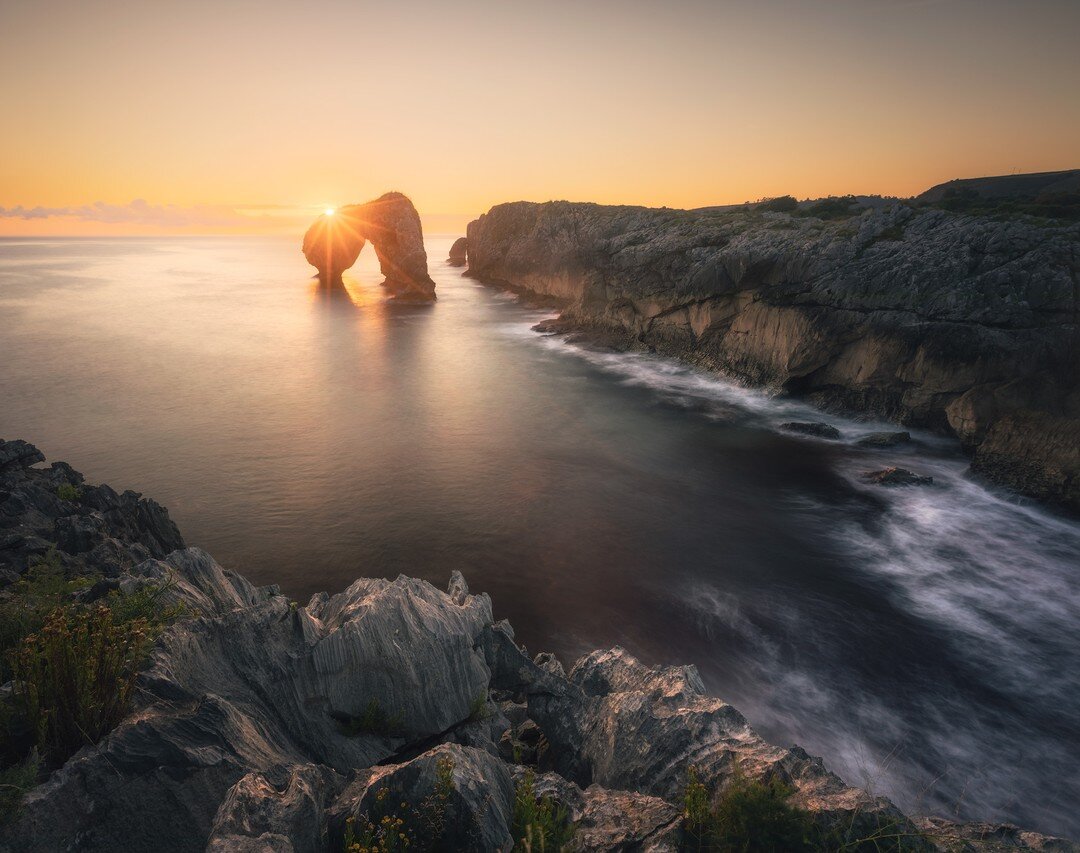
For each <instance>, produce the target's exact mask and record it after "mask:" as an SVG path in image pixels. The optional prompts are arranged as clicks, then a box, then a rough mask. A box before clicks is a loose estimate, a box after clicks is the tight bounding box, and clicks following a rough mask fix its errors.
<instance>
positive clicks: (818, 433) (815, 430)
mask: <svg viewBox="0 0 1080 853" xmlns="http://www.w3.org/2000/svg"><path fill="white" fill-rule="evenodd" d="M780 429H782V430H786V431H787V432H797V433H800V434H802V435H812V436H814V437H815V438H827V439H829V440H830V441H836V440H837V439H839V438H840V430H838V429H837V428H836V427H834V426H832V425H831V424H823V423H820V422H818V421H788V422H787V423H785V424H780Z"/></svg>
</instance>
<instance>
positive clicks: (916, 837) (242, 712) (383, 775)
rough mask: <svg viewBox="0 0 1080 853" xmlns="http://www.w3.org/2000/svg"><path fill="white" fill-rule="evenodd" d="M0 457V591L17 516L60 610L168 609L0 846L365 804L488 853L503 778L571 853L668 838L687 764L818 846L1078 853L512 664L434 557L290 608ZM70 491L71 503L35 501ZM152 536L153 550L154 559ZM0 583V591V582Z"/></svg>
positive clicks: (0, 449) (698, 716) (549, 663)
mask: <svg viewBox="0 0 1080 853" xmlns="http://www.w3.org/2000/svg"><path fill="white" fill-rule="evenodd" d="M0 458H3V459H5V460H7V461H6V463H5V464H4V466H3V467H2V468H0V513H2V515H0V517H2V518H3V519H4V524H5V530H8V531H17V532H20V533H22V534H24V535H23V539H21V540H19V539H18V537H17V536H16V535H15V534H10V533H9V534H8V535H7V536H6V538H5V539H4V540H3V542H4V544H3V546H2V548H0V555H3V557H4V565H5V566H6V567H8V568H7V573H5V574H4V575H3V577H2V580H0V582H4V583H6V582H7V581H10V580H11V579H12V577H14V576H17V575H21V574H22V573H24V572H25V571H26V569H25V566H24V563H25V562H26V559H25V558H26V556H27V554H28V553H29V552H28V551H27V549H26V547H25V545H24V543H25V542H26V541H29V539H30V538H31V537H32V536H36V535H37V533H33V531H37V532H39V533H40V532H44V535H46V536H50V537H51V538H52V539H53V540H54V542H53V543H52V544H53V546H54V547H55V548H56V549H57V550H58V551H60V552H61V553H62V554H63V555H64V556H63V559H64V561H65V564H66V565H67V567H68V570H69V572H70V573H72V574H83V575H87V576H89V577H90V579H93V578H99V581H98V582H97V583H94V584H93V585H91V586H86V587H83V588H82V589H81V590H80V591H76V592H73V593H72V595H73V596H74V599H73V605H74V606H78V605H79V602H80V601H83V600H85V601H92V600H95V599H96V600H101V599H100V597H101V595H102V587H103V586H105V587H107V588H108V589H109V590H111V593H110V594H111V595H112V596H114V598H113V599H111V600H113V601H114V602H115V603H114V604H113V606H114V607H115V606H121V607H122V606H123V602H124V601H125V600H127V599H128V598H129V597H131V596H137V595H139V594H140V591H142V592H144V593H145V591H147V590H153V591H154V595H155V596H158V597H159V598H160V599H161V603H162V604H165V605H169V606H171V605H173V604H178V603H179V604H183V605H185V608H186V610H185V615H184V616H182V617H181V618H180V619H179V621H177V622H175V623H174V624H172V625H171V627H168V628H166V629H165V630H164V632H163V633H162V634H161V635H160V637H159V638H158V640H157V643H156V645H155V646H154V648H153V650H152V652H151V654H150V658H149V660H148V661H147V662H146V664H145V668H144V670H143V672H142V674H141V675H140V676H139V680H138V684H137V687H138V689H137V691H136V692H135V696H134V699H133V702H132V706H131V708H130V712H129V713H128V714H127V715H126V717H125V718H124V719H123V720H122V721H121V722H120V723H119V725H118V726H116V728H114V729H113V730H112V731H111V732H110V733H108V734H107V735H106V736H105V737H104V738H103V739H102V740H101V741H100V742H99V743H95V744H91V745H87V746H85V747H84V748H82V749H81V750H80V751H79V752H77V753H76V754H75V755H73V756H72V757H71V758H70V759H68V760H67V761H66V762H65V763H63V765H62V766H60V767H58V768H54V769H53V770H52V772H50V773H48V774H43V778H41V779H40V780H39V782H40V784H38V786H37V787H35V788H33V790H31V791H30V792H29V793H28V794H27V795H25V796H24V797H23V798H22V802H21V804H20V807H19V811H18V813H17V814H16V815H15V816H14V817H13V818H11V819H10V820H11V822H9V823H8V825H6V826H2V827H0V850H2V851H12V853H14V851H53V850H88V851H112V850H119V849H123V850H131V851H142V850H147V851H151V850H152V851H161V850H166V851H172V850H176V851H189V850H190V851H197V850H208V851H282V853H284V852H285V851H297V853H299V851H311V853H315V851H319V853H324V852H325V851H340V850H343V849H344V840H345V838H346V837H347V835H348V834H349V833H351V832H353V830H354V828H355V827H358V826H361V825H367V824H366V823H365V821H368V820H371V819H374V821H375V823H376V824H377V825H378V826H383V825H391V824H392V825H393V826H394V827H395V828H400V830H401V833H402V835H403V837H404V835H405V834H410V835H409V837H410V838H418V837H420V836H421V835H422V833H423V832H430V831H431V830H430V827H431V825H432V822H433V821H437V826H438V831H439V833H441V840H440V844H441V845H442V846H441V847H439V849H454V850H509V849H510V847H511V845H512V844H513V843H514V842H515V840H519V839H516V838H515V836H514V834H513V832H512V827H513V823H514V821H513V815H514V813H515V802H517V803H520V801H521V798H522V796H523V795H522V790H527V789H524V788H523V784H524V783H525V782H527V781H528V782H529V784H532V785H533V789H532V794H534V795H535V796H537V797H543V796H547V797H550V798H551V801H553V802H555V803H558V804H560V805H561V806H562V807H563V808H565V810H566V815H567V818H568V819H569V820H571V821H573V823H574V824H575V826H576V829H575V833H574V841H573V845H574V848H575V849H581V850H616V849H617V850H653V851H662V850H675V849H680V848H681V847H682V846H683V845H684V844H685V842H686V841H687V838H686V832H687V829H686V823H685V820H684V815H683V807H682V798H683V794H684V791H685V789H686V787H687V784H688V779H689V768H690V767H691V766H692V767H694V768H695V772H696V776H697V779H698V780H699V783H700V784H702V785H703V786H704V787H703V788H702V790H706V791H711V792H713V793H714V795H715V792H717V791H720V790H722V789H723V788H724V787H725V786H727V785H729V784H731V783H732V780H733V779H734V778H735V777H736V776H738V777H739V778H741V779H751V780H753V779H772V780H781V781H783V782H784V783H785V784H786V785H788V786H790V789H791V790H792V791H793V793H792V795H791V798H790V799H791V803H792V804H793V805H796V806H798V807H800V808H802V809H805V810H807V811H808V812H809V815H810V817H811V819H812V821H813V824H814V826H816V827H818V829H820V830H821V831H822V832H827V833H828V834H829V835H828V837H830V838H832V839H835V840H836V843H837V844H842V843H847V842H850V841H852V840H853V839H870V841H868V842H867V844H869V845H870V846H871V847H873V846H874V844H875V843H876V844H877V848H876V849H897V848H898V847H900V848H902V849H926V850H933V849H948V850H961V851H967V850H971V851H973V850H990V851H995V850H1014V849H1017V848H1020V849H1037V850H1051V849H1052V850H1080V847H1077V846H1076V845H1073V844H1071V843H1070V842H1066V841H1062V840H1060V839H1051V838H1047V837H1045V836H1041V835H1038V834H1035V833H1027V832H1021V831H1020V830H1018V829H1016V828H1015V827H1010V826H997V825H986V824H961V823H955V822H951V821H947V820H942V819H937V818H935V819H929V818H926V819H920V820H911V819H909V818H908V817H906V816H905V815H903V814H901V813H900V811H899V810H898V809H897V808H896V807H895V806H893V805H892V804H891V803H890V802H889V801H888V800H886V799H884V798H882V797H875V796H872V795H871V794H869V793H867V792H866V791H863V790H860V789H857V788H853V787H851V786H849V785H847V784H845V783H844V782H843V781H842V780H841V779H839V778H838V777H837V776H835V775H834V774H832V773H830V772H829V771H828V770H827V769H826V767H825V766H824V764H823V763H822V761H821V760H820V759H818V758H814V757H812V756H810V755H807V754H806V753H805V752H804V751H803V750H801V749H799V748H798V747H792V748H781V747H777V746H773V745H771V744H769V743H766V742H765V741H764V740H762V739H761V738H760V737H759V736H758V735H757V734H756V733H755V732H754V730H753V729H752V728H751V726H750V725H749V724H748V722H747V721H746V719H745V718H744V717H743V716H742V715H741V714H740V713H739V712H738V711H737V710H736V709H734V708H733V707H731V706H730V705H728V704H727V703H725V702H724V701H723V700H721V699H718V698H715V697H712V696H709V695H708V694H707V692H706V690H705V689H704V687H703V686H702V683H701V680H700V678H699V677H698V674H697V671H696V670H695V668H694V667H692V666H682V667H650V666H647V665H645V664H643V663H641V662H640V661H638V660H636V659H634V658H633V657H632V656H631V655H630V654H628V653H627V652H626V651H624V650H622V649H619V648H615V649H610V650H605V651H596V652H593V653H591V654H588V655H585V656H584V657H583V658H582V659H581V660H579V661H578V662H577V663H576V664H575V665H574V666H573V667H572V668H571V669H570V671H569V672H566V671H564V669H563V667H562V666H561V665H560V663H559V662H558V661H557V660H555V659H554V658H553V657H552V656H551V655H546V654H541V655H538V656H536V657H535V658H531V657H529V656H528V655H527V654H526V653H525V650H524V649H523V648H521V647H520V646H519V645H518V644H517V643H516V642H515V639H514V633H513V630H512V629H511V627H510V626H509V625H508V624H507V623H506V622H497V621H495V619H494V617H493V615H492V603H491V601H490V600H489V599H488V597H487V596H486V595H482V594H481V595H474V594H471V593H470V592H469V589H468V587H467V585H466V583H465V580H464V578H462V577H461V575H460V574H458V573H456V572H455V573H453V575H452V576H451V577H450V579H449V586H448V588H447V590H446V591H445V592H444V591H440V590H438V589H435V588H434V587H432V586H431V585H430V584H428V583H425V582H423V581H419V580H414V579H411V578H407V577H404V576H402V577H398V578H397V579H396V580H393V581H389V580H382V579H359V580H357V581H356V582H355V583H353V584H352V585H351V586H350V587H349V588H348V589H347V590H345V591H344V592H341V593H338V594H337V595H333V596H330V595H326V594H319V595H316V596H315V597H313V598H312V599H311V601H310V602H309V603H308V604H307V606H303V607H302V606H299V605H297V604H296V603H295V602H290V601H288V600H287V599H286V598H284V597H283V596H282V595H280V594H279V592H278V590H277V589H276V588H273V587H268V588H261V589H260V588H255V587H253V586H252V585H251V584H250V583H248V582H247V581H246V580H244V579H243V578H242V577H240V576H238V575H236V574H234V573H232V572H229V571H227V570H224V569H222V568H221V567H220V566H218V565H217V563H215V562H214V560H213V558H211V557H210V555H209V554H207V553H205V552H204V551H201V550H199V549H197V548H184V547H183V543H182V541H180V540H179V539H178V538H176V537H178V534H177V533H175V527H174V526H173V525H172V524H171V522H169V521H168V517H167V514H166V513H165V512H164V510H162V509H161V508H160V507H157V505H156V504H150V503H149V502H146V503H141V504H140V503H138V500H139V499H138V498H136V497H132V498H129V499H128V500H127V502H126V505H127V507H128V509H130V508H131V507H136V509H135V510H134V511H133V513H129V512H127V511H123V510H122V511H120V516H113V517H112V519H111V520H107V521H105V522H101V521H100V519H99V514H100V517H101V518H106V517H107V515H108V513H109V512H113V511H114V510H115V503H116V502H115V501H113V500H112V499H111V498H109V499H102V498H101V495H102V494H105V495H109V496H111V495H114V494H115V493H114V492H112V490H108V489H107V487H104V486H100V487H91V486H86V485H85V484H83V483H82V478H81V476H80V475H78V474H77V473H76V472H73V471H72V470H71V469H70V468H69V467H68V466H66V465H64V464H63V463H56V464H54V465H53V466H52V467H51V468H48V469H41V468H35V467H30V466H32V465H33V464H34V463H35V462H37V461H39V460H40V459H41V454H40V453H38V452H37V450H36V449H35V448H33V446H32V445H29V444H26V443H25V442H0ZM73 483H78V484H80V485H81V491H80V492H79V493H78V494H76V493H73V492H67V491H66V494H67V495H68V497H67V498H65V499H64V500H62V501H59V502H57V501H54V500H53V496H54V495H55V493H56V492H57V490H58V489H62V488H63V487H64V486H67V485H71V484H73ZM102 490H105V491H102ZM125 494H132V493H125ZM82 501H88V502H89V504H87V505H84V504H83V503H82ZM123 503H124V502H123V501H121V504H123ZM102 504H107V505H108V506H110V507H113V509H110V510H107V511H105V512H102V511H101V510H99V509H96V508H94V507H96V506H99V505H102ZM120 517H122V518H123V519H124V520H123V522H122V523H121V522H120V521H118V520H117V519H118V518H120ZM47 519H51V520H52V525H53V530H54V531H61V530H66V529H68V528H69V527H72V526H87V525H88V526H92V527H95V529H96V528H101V529H102V535H103V536H106V539H105V540H103V541H113V542H116V543H117V544H116V548H117V549H118V550H119V551H120V552H123V555H122V556H121V557H120V558H118V561H117V562H115V563H112V562H108V561H105V560H103V559H101V558H100V557H99V555H95V551H96V549H97V548H98V547H100V544H101V543H99V544H98V545H97V546H95V547H94V548H90V549H87V548H86V547H84V544H85V543H82V544H77V543H74V542H73V541H71V540H66V539H64V538H63V537H62V536H60V535H59V533H52V534H50V533H48V525H47V524H46V520H47ZM87 519H89V520H90V521H87ZM118 537H119V538H118ZM170 537H172V538H170ZM166 541H167V544H168V545H175V546H176V550H173V551H172V552H171V553H169V554H168V555H162V554H161V553H160V551H161V550H162V548H163V547H167V545H166ZM144 550H146V551H149V552H150V554H149V555H147V554H145V553H143V552H144ZM128 557H131V558H132V560H133V559H135V558H138V557H142V558H143V559H141V560H139V561H138V562H132V560H129V559H128ZM101 576H104V578H103V579H101ZM0 598H2V599H4V600H6V601H7V603H8V604H10V603H11V601H12V600H13V599H12V590H11V587H10V586H9V587H8V589H6V590H0ZM144 600H145V599H144ZM11 688H12V685H10V684H9V685H6V686H5V689H4V691H3V692H2V693H0V704H3V705H5V706H6V705H7V704H8V703H11V702H12V701H13V691H12V689H11ZM16 693H17V691H16ZM6 746H7V745H6V744H5V747H6ZM8 752H9V750H8V749H6V748H5V750H4V753H5V754H7V753H8ZM380 815H382V818H380V817H379V816H380ZM409 815H420V816H422V817H421V818H411V817H409ZM2 818H3V815H2V814H0V819H2ZM399 820H400V821H401V823H400V824H398V823H396V822H395V821H399ZM386 821H390V824H386ZM414 821H418V822H414ZM425 827H426V828H425ZM395 831H396V829H395ZM845 840H846V841H845ZM371 849H399V848H389V847H378V848H375V847H372V848H371ZM534 849H535V848H534ZM695 849H696V848H695ZM844 849H847V848H846V847H845V848H844ZM852 849H855V848H854V847H853V848H852ZM859 849H862V848H859ZM867 849H870V848H867Z"/></svg>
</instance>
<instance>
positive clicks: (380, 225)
mask: <svg viewBox="0 0 1080 853" xmlns="http://www.w3.org/2000/svg"><path fill="white" fill-rule="evenodd" d="M368 241H371V244H372V245H373V246H374V247H375V253H376V254H377V255H378V256H379V266H380V268H381V269H382V274H383V275H384V276H385V277H386V280H385V281H384V282H383V284H384V286H385V287H386V288H387V289H388V290H389V291H390V292H391V293H392V294H393V295H394V296H395V297H398V298H401V299H408V300H414V301H430V300H432V299H434V298H435V282H434V281H432V280H431V276H429V275H428V268H427V252H426V251H425V250H424V233H423V228H422V227H421V225H420V215H419V214H418V213H417V212H416V208H415V207H413V203H412V202H411V201H409V199H408V198H407V197H406V196H404V195H402V194H401V193H386V194H385V195H381V196H379V197H378V198H377V199H375V200H373V201H369V202H367V203H366V204H350V205H346V206H345V207H339V208H338V209H337V210H336V211H334V212H333V213H332V214H327V215H324V216H320V217H319V218H318V219H317V220H315V222H314V223H313V224H312V225H311V227H310V228H308V230H307V233H306V234H304V244H303V251H304V257H305V258H307V260H308V263H309V264H311V265H312V266H313V267H315V268H316V269H317V270H318V271H319V278H320V279H322V280H323V281H324V282H328V283H330V284H340V283H341V274H342V273H343V272H344V271H345V270H347V269H348V268H349V267H351V266H352V265H353V264H354V263H356V259H357V258H358V257H359V256H360V252H361V250H362V249H363V248H364V245H365V244H366V243H367V242H368Z"/></svg>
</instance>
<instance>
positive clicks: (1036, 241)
mask: <svg viewBox="0 0 1080 853" xmlns="http://www.w3.org/2000/svg"><path fill="white" fill-rule="evenodd" d="M879 201H880V200H879ZM812 210H814V207H813V206H811V207H809V208H808V209H807V211H803V210H799V211H796V212H794V213H775V212H763V211H760V210H757V209H755V208H753V207H749V206H746V207H739V208H728V209H705V210H700V211H683V210H668V209H660V210H655V209H648V208H642V207H605V206H601V205H596V204H574V203H569V202H549V203H546V204H534V203H529V202H515V203H511V204H503V205H498V206H496V207H494V208H492V209H491V211H489V212H488V213H487V214H485V215H483V216H481V217H480V218H479V219H477V220H476V221H474V222H472V223H471V224H470V225H469V229H468V243H469V272H470V274H471V275H473V276H475V277H477V278H479V279H481V280H484V281H488V282H491V283H494V284H499V285H509V286H512V287H514V288H516V289H524V290H527V291H529V292H532V293H536V294H540V295H544V296H548V297H555V298H558V299H560V300H561V301H562V304H563V305H564V307H565V310H564V311H563V314H562V316H561V317H560V319H559V321H558V322H557V323H555V324H549V326H548V328H547V329H546V331H575V332H577V333H579V334H588V335H593V336H595V337H596V338H597V339H598V340H600V341H602V342H603V343H605V344H609V345H616V346H622V347H645V348H649V349H652V350H654V351H657V352H660V353H664V354H668V355H674V356H677V357H680V358H683V359H685V360H687V361H690V362H693V363H696V364H699V365H702V366H704V367H707V368H710V369H713V370H717V371H719V372H723V373H726V374H728V375H730V376H733V377H736V378H738V379H740V380H743V381H748V382H751V383H754V384H759V385H768V386H772V387H775V388H778V389H781V390H783V391H786V392H788V393H792V394H799V395H804V396H807V397H809V398H810V399H811V400H813V401H815V402H817V403H819V404H820V405H822V406H825V407H829V408H836V409H841V410H848V411H855V412H866V413H869V414H873V415H876V416H879V417H885V418H889V419H893V420H895V421H898V422H900V423H903V424H909V425H913V426H924V427H930V428H932V429H937V430H940V431H943V432H951V433H953V434H955V435H956V436H957V437H959V438H960V440H961V441H962V442H963V444H964V445H965V447H967V448H968V449H969V450H970V452H971V453H972V454H973V456H974V461H973V467H974V469H975V470H976V471H978V472H980V473H982V474H983V475H985V476H986V477H988V478H989V479H992V480H994V481H996V482H998V483H1002V484H1004V485H1006V486H1009V487H1012V488H1014V489H1016V490H1018V491H1020V492H1022V493H1025V494H1029V495H1034V496H1036V497H1039V498H1043V499H1046V500H1050V501H1054V502H1058V503H1060V504H1062V505H1064V506H1066V507H1069V508H1071V509H1072V510H1073V511H1080V322H1078V321H1080V224H1071V225H1070V224H1068V223H1065V222H1058V223H1051V224H1048V223H1047V222H1045V221H1042V220H1036V219H1031V218H1029V217H1025V216H1021V215H1017V216H1012V217H1004V218H1003V217H989V216H972V215H965V214H962V213H956V212H951V211H946V210H939V209H928V208H926V207H922V206H918V205H915V204H912V203H906V202H901V203H890V204H873V205H867V206H862V207H860V205H859V203H858V202H857V201H855V200H851V205H850V212H849V211H847V210H845V211H841V212H837V211H832V213H830V214H829V215H830V216H833V217H838V218H827V219H821V218H818V217H816V216H813V215H808V211H812ZM822 210H825V208H822Z"/></svg>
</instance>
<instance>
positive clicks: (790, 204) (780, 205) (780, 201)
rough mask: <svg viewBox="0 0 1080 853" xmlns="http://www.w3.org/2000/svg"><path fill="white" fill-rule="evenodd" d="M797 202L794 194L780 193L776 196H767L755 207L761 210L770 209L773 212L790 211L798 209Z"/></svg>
mask: <svg viewBox="0 0 1080 853" xmlns="http://www.w3.org/2000/svg"><path fill="white" fill-rule="evenodd" d="M798 208H799V202H798V201H797V200H796V198H795V196H791V195H780V196H777V197H776V198H767V199H765V200H763V201H761V202H760V203H759V204H758V206H757V209H758V210H763V211H771V212H774V213H791V212H792V211H793V210H798Z"/></svg>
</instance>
